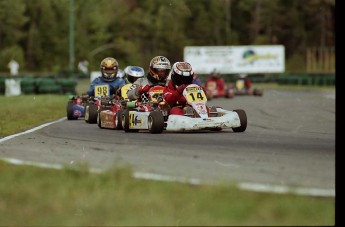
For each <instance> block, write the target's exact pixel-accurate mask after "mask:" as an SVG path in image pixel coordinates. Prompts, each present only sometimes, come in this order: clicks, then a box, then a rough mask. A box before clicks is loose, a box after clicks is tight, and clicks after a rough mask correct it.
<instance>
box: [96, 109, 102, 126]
mask: <svg viewBox="0 0 345 227" xmlns="http://www.w3.org/2000/svg"><path fill="white" fill-rule="evenodd" d="M97 125H98V127H99V128H103V127H102V124H101V111H98V117H97Z"/></svg>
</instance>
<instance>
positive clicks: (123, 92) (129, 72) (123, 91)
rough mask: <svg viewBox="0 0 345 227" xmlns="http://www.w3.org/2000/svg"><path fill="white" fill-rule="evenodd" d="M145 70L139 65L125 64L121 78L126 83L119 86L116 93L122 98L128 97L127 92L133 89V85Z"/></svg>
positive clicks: (142, 75)
mask: <svg viewBox="0 0 345 227" xmlns="http://www.w3.org/2000/svg"><path fill="white" fill-rule="evenodd" d="M144 75H145V71H144V69H143V68H142V67H140V66H132V65H130V66H127V67H126V68H125V69H124V71H123V76H122V78H123V79H124V80H125V82H126V84H125V85H123V86H121V87H120V88H119V89H118V90H117V95H118V96H119V97H121V98H122V99H128V97H127V92H128V91H129V90H131V89H134V88H135V87H136V86H135V85H133V84H134V83H135V82H136V81H137V80H138V79H139V78H143V77H144Z"/></svg>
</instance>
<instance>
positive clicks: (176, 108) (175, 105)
mask: <svg viewBox="0 0 345 227" xmlns="http://www.w3.org/2000/svg"><path fill="white" fill-rule="evenodd" d="M187 86H188V85H185V84H183V85H180V86H178V87H177V88H176V87H175V85H173V83H172V80H170V81H169V83H168V85H167V86H166V87H165V88H164V91H163V94H164V99H165V101H166V102H167V103H168V104H169V106H170V107H171V110H170V113H169V114H175V115H184V111H183V107H185V106H186V103H187V100H186V98H185V97H184V96H183V94H182V93H183V90H184V89H185V88H186V87H187ZM207 112H209V108H208V107H207Z"/></svg>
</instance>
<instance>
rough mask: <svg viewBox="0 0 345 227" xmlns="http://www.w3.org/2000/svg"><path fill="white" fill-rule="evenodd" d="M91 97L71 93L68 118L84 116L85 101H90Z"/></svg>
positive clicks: (68, 102)
mask: <svg viewBox="0 0 345 227" xmlns="http://www.w3.org/2000/svg"><path fill="white" fill-rule="evenodd" d="M89 99H90V97H89V96H88V95H78V96H74V95H71V96H70V97H69V100H68V101H67V107H66V112H67V119H68V120H77V119H79V118H83V117H84V112H85V111H84V110H85V103H87V102H88V100H89Z"/></svg>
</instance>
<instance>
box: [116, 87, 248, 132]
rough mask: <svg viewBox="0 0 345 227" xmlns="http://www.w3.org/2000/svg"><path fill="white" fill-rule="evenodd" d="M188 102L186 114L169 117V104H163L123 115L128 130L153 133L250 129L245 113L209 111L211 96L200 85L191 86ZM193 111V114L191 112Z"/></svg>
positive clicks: (217, 108) (188, 88)
mask: <svg viewBox="0 0 345 227" xmlns="http://www.w3.org/2000/svg"><path fill="white" fill-rule="evenodd" d="M183 95H184V96H185V98H186V100H187V106H186V107H185V109H186V111H185V115H168V113H169V112H168V111H167V109H164V108H165V106H166V104H165V102H164V101H160V102H158V104H157V108H153V109H152V111H145V112H140V111H137V110H127V111H126V112H125V113H124V114H123V116H122V126H123V128H124V129H125V131H139V130H140V129H146V130H149V131H150V132H151V133H162V131H163V130H164V129H165V130H167V131H180V132H182V131H198V130H211V131H220V130H222V129H226V128H231V129H232V130H233V131H234V132H244V131H245V130H246V128H247V115H246V113H245V111H244V110H242V109H237V110H233V111H229V110H224V109H222V108H220V107H212V108H211V110H210V111H209V112H208V111H207V106H206V103H207V97H206V94H205V92H204V90H203V89H202V87H200V86H199V85H196V84H190V85H188V86H187V87H186V88H185V90H184V91H183ZM187 110H189V111H187Z"/></svg>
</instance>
